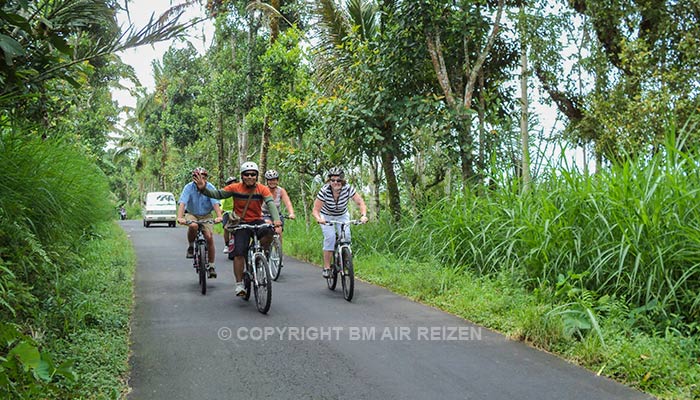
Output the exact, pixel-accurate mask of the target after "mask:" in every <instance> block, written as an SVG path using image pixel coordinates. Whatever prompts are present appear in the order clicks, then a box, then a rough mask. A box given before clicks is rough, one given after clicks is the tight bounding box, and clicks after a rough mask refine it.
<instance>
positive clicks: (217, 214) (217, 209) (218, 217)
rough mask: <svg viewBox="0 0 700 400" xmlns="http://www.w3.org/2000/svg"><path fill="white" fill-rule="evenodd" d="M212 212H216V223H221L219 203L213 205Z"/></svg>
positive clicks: (221, 216)
mask: <svg viewBox="0 0 700 400" xmlns="http://www.w3.org/2000/svg"><path fill="white" fill-rule="evenodd" d="M214 211H215V212H216V218H217V220H218V221H217V222H221V220H222V219H223V215H222V212H221V206H220V205H219V203H216V204H214Z"/></svg>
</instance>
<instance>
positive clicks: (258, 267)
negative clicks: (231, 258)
mask: <svg viewBox="0 0 700 400" xmlns="http://www.w3.org/2000/svg"><path fill="white" fill-rule="evenodd" d="M253 260H254V261H253V262H254V263H255V275H256V278H257V282H253V292H254V293H255V306H256V307H257V308H258V311H260V312H261V313H263V314H267V312H268V311H270V305H271V304H272V277H271V276H270V268H269V267H268V265H267V259H266V258H265V256H263V255H262V254H256V255H255V256H254V258H253Z"/></svg>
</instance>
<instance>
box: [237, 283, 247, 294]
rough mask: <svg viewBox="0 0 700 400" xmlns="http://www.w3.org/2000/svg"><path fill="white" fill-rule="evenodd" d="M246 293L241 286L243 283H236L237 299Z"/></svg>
mask: <svg viewBox="0 0 700 400" xmlns="http://www.w3.org/2000/svg"><path fill="white" fill-rule="evenodd" d="M246 294H247V293H246V291H245V287H244V286H243V282H236V296H238V297H243V296H245V295H246Z"/></svg>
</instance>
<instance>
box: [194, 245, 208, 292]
mask: <svg viewBox="0 0 700 400" xmlns="http://www.w3.org/2000/svg"><path fill="white" fill-rule="evenodd" d="M195 253H196V254H195V257H197V268H199V271H198V272H199V287H200V289H201V290H202V294H207V255H206V253H207V249H206V246H205V245H204V244H203V243H198V244H197V248H196V249H195Z"/></svg>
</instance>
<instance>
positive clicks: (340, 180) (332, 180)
mask: <svg viewBox="0 0 700 400" xmlns="http://www.w3.org/2000/svg"><path fill="white" fill-rule="evenodd" d="M331 182H339V183H342V182H343V180H342V179H331Z"/></svg>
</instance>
